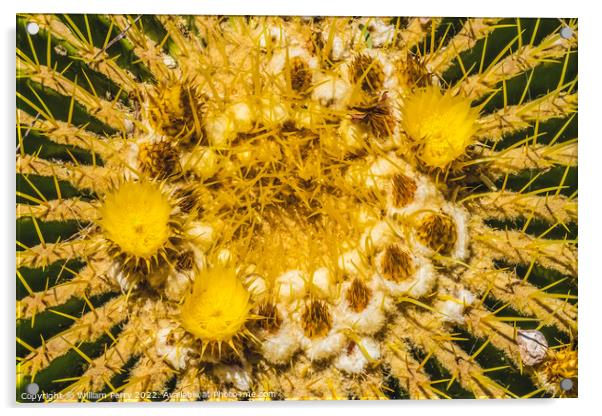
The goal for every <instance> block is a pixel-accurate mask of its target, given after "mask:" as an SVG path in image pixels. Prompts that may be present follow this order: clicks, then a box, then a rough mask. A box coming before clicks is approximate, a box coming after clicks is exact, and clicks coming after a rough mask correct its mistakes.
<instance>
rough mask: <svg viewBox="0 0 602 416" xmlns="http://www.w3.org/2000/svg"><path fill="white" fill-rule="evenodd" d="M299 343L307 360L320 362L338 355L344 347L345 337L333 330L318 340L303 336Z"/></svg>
mask: <svg viewBox="0 0 602 416" xmlns="http://www.w3.org/2000/svg"><path fill="white" fill-rule="evenodd" d="M300 342H301V347H302V348H303V350H304V351H305V355H306V356H307V358H309V359H310V360H311V361H321V360H325V359H327V358H330V357H332V356H334V355H336V354H338V353H339V352H340V351H341V350H342V349H343V347H344V346H345V342H346V337H345V335H343V334H342V333H341V332H339V331H338V330H337V329H335V328H333V329H331V330H330V331H329V332H328V334H326V335H325V336H323V337H320V338H309V337H306V336H305V334H303V336H302V337H301V339H300Z"/></svg>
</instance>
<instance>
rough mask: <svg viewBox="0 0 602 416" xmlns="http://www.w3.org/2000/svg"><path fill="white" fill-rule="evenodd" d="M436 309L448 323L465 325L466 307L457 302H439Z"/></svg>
mask: <svg viewBox="0 0 602 416" xmlns="http://www.w3.org/2000/svg"><path fill="white" fill-rule="evenodd" d="M435 309H437V311H439V313H441V315H442V319H443V320H444V321H448V322H456V323H458V324H463V323H464V305H463V304H462V303H460V302H457V301H455V300H446V301H443V302H437V303H436V304H435Z"/></svg>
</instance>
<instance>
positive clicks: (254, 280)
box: [244, 273, 268, 297]
mask: <svg viewBox="0 0 602 416" xmlns="http://www.w3.org/2000/svg"><path fill="white" fill-rule="evenodd" d="M244 283H245V286H246V287H247V290H248V291H249V293H251V295H252V296H253V297H259V296H261V295H263V294H264V293H266V292H267V290H268V287H267V283H266V281H265V279H264V278H263V277H261V276H260V275H258V274H254V273H253V274H250V275H248V276H247V277H245V282H244Z"/></svg>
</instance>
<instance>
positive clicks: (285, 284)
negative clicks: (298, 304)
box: [276, 270, 307, 302]
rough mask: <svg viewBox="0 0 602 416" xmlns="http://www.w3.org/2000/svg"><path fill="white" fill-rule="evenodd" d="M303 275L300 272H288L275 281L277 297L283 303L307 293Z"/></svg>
mask: <svg viewBox="0 0 602 416" xmlns="http://www.w3.org/2000/svg"><path fill="white" fill-rule="evenodd" d="M306 280H307V279H305V275H304V274H303V272H301V271H300V270H289V271H287V272H285V273H284V274H282V275H280V276H279V277H278V278H277V279H276V286H277V288H278V295H279V297H280V299H282V300H283V301H285V302H292V301H293V300H295V299H299V298H302V297H303V296H305V293H306V291H307V285H306Z"/></svg>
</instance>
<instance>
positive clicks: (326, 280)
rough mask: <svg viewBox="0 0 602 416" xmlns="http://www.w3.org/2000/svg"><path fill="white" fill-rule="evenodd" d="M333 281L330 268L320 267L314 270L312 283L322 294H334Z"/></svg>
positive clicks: (324, 295) (325, 295)
mask: <svg viewBox="0 0 602 416" xmlns="http://www.w3.org/2000/svg"><path fill="white" fill-rule="evenodd" d="M332 283H333V282H332V274H331V273H330V270H328V268H326V267H320V268H319V269H317V270H315V271H314V273H313V275H312V279H311V284H312V287H313V289H314V291H317V292H318V294H319V295H320V296H322V297H329V296H330V295H331V294H332Z"/></svg>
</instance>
